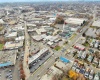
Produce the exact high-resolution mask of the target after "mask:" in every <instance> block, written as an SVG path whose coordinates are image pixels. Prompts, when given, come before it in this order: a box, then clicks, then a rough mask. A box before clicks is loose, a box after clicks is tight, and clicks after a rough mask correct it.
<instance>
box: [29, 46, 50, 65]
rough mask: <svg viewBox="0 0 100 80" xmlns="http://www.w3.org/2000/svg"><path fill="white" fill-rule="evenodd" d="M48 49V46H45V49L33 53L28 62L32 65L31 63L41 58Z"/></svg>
mask: <svg viewBox="0 0 100 80" xmlns="http://www.w3.org/2000/svg"><path fill="white" fill-rule="evenodd" d="M48 51H49V49H48V48H43V49H41V50H40V51H39V52H38V53H36V54H35V55H33V56H32V57H30V58H29V59H28V64H29V65H30V64H32V63H34V62H35V61H36V60H38V59H39V57H41V56H43V55H44V54H45V53H47V52H48Z"/></svg>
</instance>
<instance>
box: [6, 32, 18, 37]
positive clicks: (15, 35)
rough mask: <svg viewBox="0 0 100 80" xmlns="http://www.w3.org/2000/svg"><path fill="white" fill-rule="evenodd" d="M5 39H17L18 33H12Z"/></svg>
mask: <svg viewBox="0 0 100 80" xmlns="http://www.w3.org/2000/svg"><path fill="white" fill-rule="evenodd" d="M5 37H7V38H15V37H17V32H11V33H8V34H5Z"/></svg>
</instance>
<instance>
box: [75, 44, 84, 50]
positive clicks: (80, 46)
mask: <svg viewBox="0 0 100 80" xmlns="http://www.w3.org/2000/svg"><path fill="white" fill-rule="evenodd" d="M74 48H76V49H79V50H82V51H84V50H85V46H83V45H81V44H78V43H77V44H75V45H74Z"/></svg>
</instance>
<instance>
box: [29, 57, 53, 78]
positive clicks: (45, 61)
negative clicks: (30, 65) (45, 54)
mask: <svg viewBox="0 0 100 80" xmlns="http://www.w3.org/2000/svg"><path fill="white" fill-rule="evenodd" d="M50 59H51V57H49V58H48V59H47V60H46V61H45V62H48V61H49V60H50ZM45 62H44V63H43V64H42V65H41V66H40V67H38V68H37V69H36V70H35V71H34V72H33V73H32V75H31V76H33V75H34V74H35V73H36V72H37V71H38V70H39V69H40V68H41V67H42V66H43V65H44V64H45Z"/></svg>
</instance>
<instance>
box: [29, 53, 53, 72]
mask: <svg viewBox="0 0 100 80" xmlns="http://www.w3.org/2000/svg"><path fill="white" fill-rule="evenodd" d="M51 55H52V54H50V53H49V52H48V53H45V55H43V56H41V57H40V58H38V59H37V60H36V61H34V62H33V63H32V64H31V65H30V72H31V73H33V72H34V71H35V70H36V69H37V68H38V67H39V66H41V65H42V64H43V63H44V62H45V61H46V60H47V59H48V58H49V57H50V56H51Z"/></svg>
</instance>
